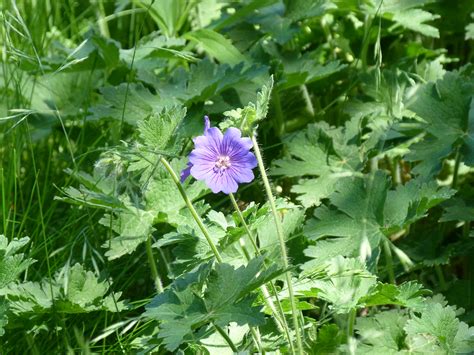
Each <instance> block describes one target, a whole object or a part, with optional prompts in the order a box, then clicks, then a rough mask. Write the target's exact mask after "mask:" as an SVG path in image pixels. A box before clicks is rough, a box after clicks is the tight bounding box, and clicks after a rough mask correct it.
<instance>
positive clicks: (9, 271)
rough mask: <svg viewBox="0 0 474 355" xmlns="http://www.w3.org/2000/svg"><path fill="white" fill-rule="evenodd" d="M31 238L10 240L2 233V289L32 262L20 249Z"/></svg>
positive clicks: (0, 268) (0, 282) (0, 241)
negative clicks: (19, 251)
mask: <svg viewBox="0 0 474 355" xmlns="http://www.w3.org/2000/svg"><path fill="white" fill-rule="evenodd" d="M29 241H30V238H28V237H25V238H21V239H13V240H11V241H10V242H9V241H8V239H7V238H6V237H5V236H4V235H0V290H2V289H3V288H5V287H7V286H8V285H9V284H10V283H12V282H13V281H15V280H16V279H17V278H18V276H19V275H20V274H21V273H22V272H23V271H25V270H26V269H27V268H28V267H29V266H30V265H31V264H33V263H34V260H32V259H25V256H24V254H23V253H18V250H19V249H21V248H22V247H23V246H25V245H26V244H27V243H28V242H29Z"/></svg>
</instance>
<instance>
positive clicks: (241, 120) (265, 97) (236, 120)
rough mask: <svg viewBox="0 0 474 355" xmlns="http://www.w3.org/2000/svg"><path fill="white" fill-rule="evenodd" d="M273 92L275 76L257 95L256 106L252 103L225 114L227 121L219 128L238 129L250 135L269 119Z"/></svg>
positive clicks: (271, 77)
mask: <svg viewBox="0 0 474 355" xmlns="http://www.w3.org/2000/svg"><path fill="white" fill-rule="evenodd" d="M272 90H273V76H270V79H268V82H267V83H266V84H265V85H263V86H262V89H261V90H260V91H259V92H258V93H257V100H256V104H254V103H252V102H250V103H249V104H248V105H247V106H245V107H244V108H237V109H233V110H230V111H226V112H224V116H226V119H225V120H224V121H222V122H221V123H220V124H219V127H220V128H221V129H226V128H229V127H238V128H240V130H242V131H243V132H246V133H249V134H250V132H252V131H253V129H254V128H255V126H256V124H258V123H259V122H260V121H262V120H264V119H265V118H266V117H267V114H268V106H269V104H270V97H271V93H272Z"/></svg>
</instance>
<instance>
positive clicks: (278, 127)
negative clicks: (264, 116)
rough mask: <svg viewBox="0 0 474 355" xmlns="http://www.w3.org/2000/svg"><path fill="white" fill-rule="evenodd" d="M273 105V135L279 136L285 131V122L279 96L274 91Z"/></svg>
mask: <svg viewBox="0 0 474 355" xmlns="http://www.w3.org/2000/svg"><path fill="white" fill-rule="evenodd" d="M273 104H274V107H275V126H274V128H275V133H276V134H277V135H278V136H281V135H282V134H283V132H284V131H285V120H284V115H283V110H282V108H281V101H280V94H279V93H278V91H277V90H276V89H274V90H273Z"/></svg>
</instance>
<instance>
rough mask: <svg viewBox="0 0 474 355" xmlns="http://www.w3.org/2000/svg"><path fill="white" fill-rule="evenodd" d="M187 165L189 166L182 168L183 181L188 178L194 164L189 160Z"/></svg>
mask: <svg viewBox="0 0 474 355" xmlns="http://www.w3.org/2000/svg"><path fill="white" fill-rule="evenodd" d="M187 165H188V166H187V167H186V168H185V169H183V170H181V175H180V179H179V180H180V181H181V183H183V182H184V180H186V179H187V178H188V176H189V175H190V174H191V168H192V166H193V164H191V163H190V162H188V164H187Z"/></svg>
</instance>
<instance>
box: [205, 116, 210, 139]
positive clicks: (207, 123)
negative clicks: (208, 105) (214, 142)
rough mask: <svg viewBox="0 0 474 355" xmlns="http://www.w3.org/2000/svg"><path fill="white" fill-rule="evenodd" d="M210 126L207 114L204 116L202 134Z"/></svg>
mask: <svg viewBox="0 0 474 355" xmlns="http://www.w3.org/2000/svg"><path fill="white" fill-rule="evenodd" d="M209 128H211V121H210V120H209V116H207V115H206V116H204V134H206V131H207V130H208V129H209Z"/></svg>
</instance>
